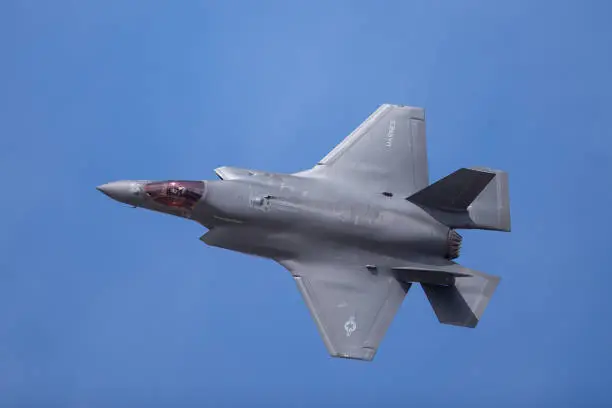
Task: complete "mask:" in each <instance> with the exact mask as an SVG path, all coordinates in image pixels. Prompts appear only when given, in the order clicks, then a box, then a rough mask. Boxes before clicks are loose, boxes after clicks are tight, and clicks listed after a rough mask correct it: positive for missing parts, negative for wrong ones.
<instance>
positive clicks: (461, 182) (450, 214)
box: [406, 168, 510, 231]
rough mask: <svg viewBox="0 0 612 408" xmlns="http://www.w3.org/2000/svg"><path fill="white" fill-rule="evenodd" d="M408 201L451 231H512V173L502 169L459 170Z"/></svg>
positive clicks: (408, 198)
mask: <svg viewBox="0 0 612 408" xmlns="http://www.w3.org/2000/svg"><path fill="white" fill-rule="evenodd" d="M406 199H407V200H408V201H410V202H412V203H414V204H416V205H418V206H419V207H421V208H422V209H423V210H425V211H427V212H428V213H429V214H430V215H431V216H432V217H434V218H435V219H437V220H438V221H440V222H441V223H443V224H444V225H446V226H448V227H450V228H465V229H485V230H495V231H510V200H509V194H508V174H507V173H505V172H503V171H500V170H490V169H484V168H472V169H467V168H463V169H459V170H457V171H456V172H454V173H452V174H450V175H448V176H446V177H444V178H443V179H441V180H439V181H437V182H435V183H434V184H432V185H430V186H428V187H425V188H424V189H422V190H420V191H418V192H417V193H415V194H413V195H412V196H410V197H407V198H406Z"/></svg>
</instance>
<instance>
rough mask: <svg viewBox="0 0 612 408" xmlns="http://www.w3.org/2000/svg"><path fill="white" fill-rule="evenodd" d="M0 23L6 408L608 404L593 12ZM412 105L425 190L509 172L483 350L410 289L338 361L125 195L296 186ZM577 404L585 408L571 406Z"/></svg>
mask: <svg viewBox="0 0 612 408" xmlns="http://www.w3.org/2000/svg"><path fill="white" fill-rule="evenodd" d="M298 4H299V3H298V2H281V1H278V2H273V1H262V2H247V1H244V2H230V1H223V2H221V1H210V2H203V1H200V2H195V1H187V0H185V1H180V2H162V1H148V2H145V1H132V2H124V1H119V0H111V1H103V2H102V1H100V2H75V1H59V0H58V1H53V2H51V1H47V2H45V1H7V2H3V3H2V5H0V51H1V52H2V57H3V58H2V64H0V75H1V78H2V93H1V94H0V174H2V175H3V179H4V181H5V189H4V192H3V197H4V199H3V200H1V201H0V214H2V215H0V219H1V225H2V228H1V229H0V254H1V255H2V256H1V257H0V406H1V407H17V406H24V407H43V406H44V407H54V406H57V407H60V406H61V407H108V406H114V407H152V406H181V407H188V406H219V407H235V406H243V407H256V406H257V407H258V406H266V407H286V406H303V407H310V406H353V407H361V406H372V405H374V404H376V405H377V406H397V407H399V406H402V407H404V406H414V407H430V406H431V407H437V406H448V404H451V406H469V407H485V406H492V405H495V406H508V407H512V406H517V405H519V404H528V405H529V406H541V407H546V406H554V407H565V406H567V407H575V406H598V405H599V406H601V405H603V404H604V403H606V402H607V403H608V404H609V403H610V402H611V401H612V391H611V390H610V385H611V384H612V374H610V369H609V367H610V365H611V364H612V353H611V352H610V351H609V346H610V344H611V342H612V326H611V323H610V312H612V300H611V296H610V294H609V285H607V283H608V282H609V279H610V273H611V270H610V266H609V260H608V257H609V255H608V254H610V251H611V249H610V248H611V246H610V244H609V241H610V228H612V219H611V218H612V216H611V215H610V214H611V213H610V211H609V208H610V207H611V206H612V189H611V188H610V181H609V180H610V174H612V153H611V147H612V145H611V142H610V125H609V115H610V113H609V112H610V111H611V108H612V103H611V102H610V95H611V94H612V81H611V79H610V74H611V73H612V52H611V48H610V44H611V43H612V28H610V24H609V16H610V13H611V12H612V7H611V6H610V5H609V4H608V3H607V2H605V1H599V2H598V1H586V2H585V1H548V2H546V1H539V2H538V1H512V2H510V1H508V2H501V1H498V2H492V1H484V0H483V1H462V2H451V1H431V2H413V1H410V2H408V1H396V2H393V1H386V2H375V3H374V2H360V1H351V2H341V1H334V2H315V1H312V2H301V4H300V5H299V6H298ZM384 102H391V103H401V104H410V105H418V106H423V107H425V108H426V112H427V120H428V122H427V132H428V149H429V164H430V176H431V179H432V181H434V180H436V179H438V178H440V177H443V176H444V175H446V174H448V173H450V172H452V171H454V170H455V169H457V168H459V167H462V166H489V167H495V168H501V169H504V170H507V171H508V172H509V174H510V183H511V184H510V187H511V203H512V217H513V232H512V233H510V234H502V233H489V232H483V231H468V232H465V233H463V235H464V238H465V239H464V250H463V255H462V257H461V258H460V259H459V261H460V262H461V263H462V264H464V265H466V266H468V267H470V268H474V269H477V270H481V271H484V272H488V273H492V274H496V275H501V276H502V277H503V280H502V283H501V284H500V286H499V288H498V291H497V292H496V294H495V296H494V298H493V300H492V301H491V303H490V305H489V308H488V309H487V311H486V313H485V315H484V318H483V320H482V321H481V324H480V325H479V327H478V328H477V329H476V330H467V329H461V328H456V327H447V326H442V325H440V324H439V323H438V322H437V320H436V318H435V316H434V314H433V312H432V310H431V308H430V306H429V304H428V303H427V300H426V298H425V296H424V294H423V292H422V291H421V290H420V289H419V288H415V290H412V291H411V293H410V294H409V296H408V297H407V298H406V300H405V302H404V303H403V306H402V308H401V310H400V312H399V314H398V315H397V317H396V319H395V320H394V322H393V324H392V325H391V327H390V329H389V332H388V334H387V336H386V338H385V340H384V341H383V344H382V346H381V348H380V351H379V353H378V355H377V356H376V359H375V361H374V362H373V363H371V364H367V363H361V362H355V361H346V360H336V359H331V358H329V357H328V355H327V352H326V350H325V348H324V345H323V342H322V341H321V339H320V338H319V335H318V333H317V331H316V328H315V325H314V323H313V321H312V320H311V318H310V316H309V314H308V311H307V309H306V306H305V305H304V304H303V302H302V300H301V298H300V295H299V293H298V291H297V289H296V287H295V284H294V283H293V281H292V279H291V277H290V275H289V273H288V272H286V271H285V270H283V269H282V267H280V266H279V265H277V264H275V263H273V262H271V261H266V260H262V259H256V258H249V257H246V256H244V255H240V254H235V253H231V252H228V251H223V250H221V249H216V248H209V247H206V246H205V245H203V244H202V243H201V242H200V241H199V240H198V237H199V236H200V235H201V234H202V233H203V232H204V230H203V228H201V227H199V226H198V225H197V224H195V223H190V222H187V221H184V220H180V219H175V218H172V217H169V216H164V215H160V214H155V213H151V212H146V211H141V210H133V209H129V208H127V207H125V206H122V205H119V204H118V203H115V202H112V201H111V200H109V199H108V198H106V197H104V196H103V195H101V194H100V193H99V192H97V191H96V190H95V186H96V185H98V184H101V183H104V182H107V181H111V180H116V179H139V178H143V179H167V178H179V179H203V178H214V174H213V172H212V170H213V169H214V168H215V167H217V166H221V165H236V166H241V167H251V168H257V169H268V170H273V171H280V172H293V171H297V170H301V169H305V168H309V167H310V166H312V165H313V164H314V163H315V162H316V161H317V160H318V159H320V158H321V157H323V156H324V155H325V154H326V153H327V152H328V151H329V150H330V149H331V148H333V147H334V145H335V144H336V143H338V142H339V141H340V140H341V139H342V138H343V137H344V136H345V135H346V134H347V133H349V132H350V131H351V130H352V129H353V128H354V127H355V126H357V125H358V124H359V123H360V122H361V121H362V120H363V119H364V118H365V117H367V116H368V115H369V113H370V112H371V111H373V110H374V109H375V108H376V107H377V106H378V105H379V104H380V103H384ZM585 404H586V405H585Z"/></svg>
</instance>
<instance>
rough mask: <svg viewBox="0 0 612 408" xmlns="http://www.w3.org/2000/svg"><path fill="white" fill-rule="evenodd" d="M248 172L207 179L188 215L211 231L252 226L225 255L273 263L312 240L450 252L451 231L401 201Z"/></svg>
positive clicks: (383, 250)
mask: <svg viewBox="0 0 612 408" xmlns="http://www.w3.org/2000/svg"><path fill="white" fill-rule="evenodd" d="M249 173H250V174H252V175H248V176H246V177H239V178H235V179H232V180H219V181H206V182H205V183H206V188H205V192H204V194H203V197H202V199H201V200H200V201H199V203H198V204H197V205H196V206H195V208H194V209H193V212H192V213H191V216H190V218H191V219H193V220H195V221H198V222H200V223H201V224H202V225H204V226H205V227H207V228H209V229H214V228H215V227H216V226H218V225H227V224H228V223H229V224H232V223H235V224H243V225H244V224H246V225H248V226H250V227H251V229H250V230H251V231H252V235H250V236H249V237H234V238H233V239H232V240H236V241H238V242H237V243H236V245H232V244H231V243H229V242H228V244H227V245H223V246H224V247H226V248H227V249H233V250H237V251H239V252H245V253H251V254H254V255H260V256H266V257H274V253H276V252H278V251H288V252H289V253H297V252H298V251H297V250H295V251H294V250H293V248H294V247H297V246H299V247H300V251H303V248H304V247H303V245H302V244H303V242H304V241H305V240H307V241H310V242H313V240H314V241H315V242H326V243H328V244H330V245H332V244H335V245H338V244H339V243H342V245H347V246H351V247H357V248H359V249H361V250H365V251H368V252H373V253H379V254H381V255H383V254H384V255H388V256H392V257H393V258H400V259H401V258H412V259H414V258H415V256H416V257H418V258H422V257H423V256H427V257H433V258H437V257H439V258H444V256H445V254H446V253H447V245H448V244H447V239H448V234H449V228H448V227H446V226H444V225H442V224H440V223H439V222H438V221H436V220H435V219H433V218H432V217H431V216H430V215H429V214H427V213H426V212H425V211H423V210H422V209H421V208H419V207H418V206H416V205H414V204H412V203H410V202H408V201H406V200H405V199H404V197H393V196H392V197H389V196H387V195H384V194H382V193H381V194H375V195H372V194H367V193H365V194H362V193H360V191H357V190H354V189H350V188H344V187H343V186H342V185H340V184H336V183H331V182H329V181H328V180H321V179H317V178H307V177H300V176H299V175H288V174H274V173H256V172H249ZM244 241H252V243H253V245H249V244H248V243H246V242H244ZM266 249H269V250H270V252H267V251H266ZM411 255H412V256H411ZM417 255H418V256H417Z"/></svg>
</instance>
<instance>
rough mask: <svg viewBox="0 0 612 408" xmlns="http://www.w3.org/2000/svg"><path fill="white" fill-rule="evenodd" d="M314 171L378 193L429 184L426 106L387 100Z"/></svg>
mask: <svg viewBox="0 0 612 408" xmlns="http://www.w3.org/2000/svg"><path fill="white" fill-rule="evenodd" d="M312 172H313V173H314V174H319V175H322V176H323V177H325V178H329V179H340V180H342V181H343V183H347V182H348V183H352V184H355V185H356V186H358V187H359V188H360V189H363V190H368V191H370V192H373V193H382V192H390V193H393V194H406V195H410V194H413V193H414V192H416V191H419V190H421V189H423V188H425V187H427V185H428V184H429V173H428V164H427V148H426V137H425V112H424V110H423V109H422V108H417V107H411V106H400V105H390V104H385V105H381V106H380V107H379V108H378V109H377V110H376V111H375V112H374V113H372V114H371V115H370V117H368V118H367V119H366V120H365V121H363V123H361V125H359V126H358V127H357V128H356V129H355V130H354V131H353V132H352V133H351V134H350V135H348V136H347V137H346V138H345V139H344V140H343V141H342V142H340V143H339V144H338V145H337V146H336V147H335V148H334V149H333V150H332V151H331V152H329V154H327V156H325V157H324V158H323V159H322V160H321V161H320V162H319V163H317V165H316V166H315V167H314V168H313V169H312Z"/></svg>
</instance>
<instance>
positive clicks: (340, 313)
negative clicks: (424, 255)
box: [280, 261, 410, 361]
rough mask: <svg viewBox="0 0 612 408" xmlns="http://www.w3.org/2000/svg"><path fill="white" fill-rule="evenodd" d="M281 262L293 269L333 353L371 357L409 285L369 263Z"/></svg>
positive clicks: (367, 359) (360, 357) (347, 356)
mask: <svg viewBox="0 0 612 408" xmlns="http://www.w3.org/2000/svg"><path fill="white" fill-rule="evenodd" d="M280 263H281V264H282V265H283V266H285V267H286V268H287V269H289V271H290V272H291V273H292V275H293V277H294V279H295V282H296V283H297V286H298V289H299V290H300V292H301V294H302V296H303V298H304V300H305V302H306V305H307V306H308V309H309V310H310V313H311V315H312V317H313V319H314V320H315V322H316V324H317V327H318V329H319V333H320V334H321V336H322V337H323V341H324V343H325V346H326V347H327V350H328V352H329V354H331V355H332V356H333V357H344V358H352V359H357V360H366V361H370V360H372V359H373V358H374V355H375V354H376V351H377V350H378V346H379V344H380V342H381V340H382V339H383V337H384V335H385V332H386V331H387V328H388V327H389V325H390V324H391V321H392V320H393V317H394V316H395V314H396V312H397V310H398V309H399V307H400V305H401V303H402V301H403V300H404V297H405V295H406V293H407V292H408V289H409V288H410V284H405V283H400V282H398V281H397V280H396V279H395V277H394V276H393V275H392V273H391V272H390V271H382V270H381V271H379V272H377V273H372V272H370V271H369V270H368V269H367V268H366V267H365V265H363V266H360V267H359V266H347V265H342V264H339V263H312V262H304V261H280Z"/></svg>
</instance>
